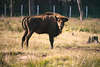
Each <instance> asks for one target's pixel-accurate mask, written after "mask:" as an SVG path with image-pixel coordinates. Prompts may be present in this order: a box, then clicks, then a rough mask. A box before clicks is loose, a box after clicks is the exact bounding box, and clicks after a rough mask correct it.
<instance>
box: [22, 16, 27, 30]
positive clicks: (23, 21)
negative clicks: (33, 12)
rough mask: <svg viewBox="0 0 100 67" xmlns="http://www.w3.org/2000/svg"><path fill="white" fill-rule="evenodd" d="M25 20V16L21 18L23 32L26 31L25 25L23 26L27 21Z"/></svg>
mask: <svg viewBox="0 0 100 67" xmlns="http://www.w3.org/2000/svg"><path fill="white" fill-rule="evenodd" d="M26 18H27V17H26V16H25V17H24V18H23V20H22V27H23V29H24V30H26V29H27V28H26V25H25V22H26V21H27V20H26Z"/></svg>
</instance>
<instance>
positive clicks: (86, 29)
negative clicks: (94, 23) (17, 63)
mask: <svg viewBox="0 0 100 67" xmlns="http://www.w3.org/2000/svg"><path fill="white" fill-rule="evenodd" d="M80 31H82V32H89V29H88V28H81V29H80Z"/></svg>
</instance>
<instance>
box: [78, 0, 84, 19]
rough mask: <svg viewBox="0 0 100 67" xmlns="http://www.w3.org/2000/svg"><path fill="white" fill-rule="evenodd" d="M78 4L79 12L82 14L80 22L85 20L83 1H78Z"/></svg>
mask: <svg viewBox="0 0 100 67" xmlns="http://www.w3.org/2000/svg"><path fill="white" fill-rule="evenodd" d="M77 4H78V9H79V12H80V20H84V12H83V8H82V0H77Z"/></svg>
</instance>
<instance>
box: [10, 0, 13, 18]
mask: <svg viewBox="0 0 100 67" xmlns="http://www.w3.org/2000/svg"><path fill="white" fill-rule="evenodd" d="M10 16H11V17H13V2H12V0H10Z"/></svg>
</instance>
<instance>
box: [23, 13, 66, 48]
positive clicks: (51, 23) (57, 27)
mask: <svg viewBox="0 0 100 67" xmlns="http://www.w3.org/2000/svg"><path fill="white" fill-rule="evenodd" d="M48 13H49V14H48ZM57 16H58V17H57ZM66 21H68V18H66V17H64V16H61V15H60V14H58V15H57V13H52V12H47V13H44V14H42V15H38V16H29V17H24V18H23V20H22V27H23V29H24V32H25V33H24V36H23V37H22V48H23V42H24V41H26V45H27V47H28V41H29V38H30V37H31V35H32V34H33V33H34V32H36V33H38V34H43V33H47V34H48V35H49V40H50V43H51V49H53V42H54V37H56V36H57V35H59V34H60V33H61V32H62V28H63V26H64V22H66Z"/></svg>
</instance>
